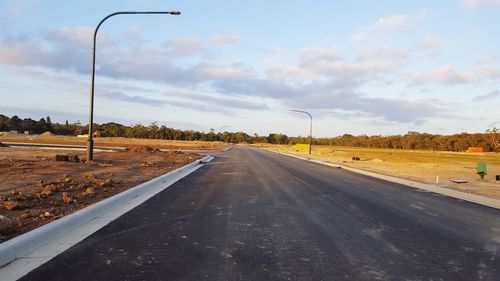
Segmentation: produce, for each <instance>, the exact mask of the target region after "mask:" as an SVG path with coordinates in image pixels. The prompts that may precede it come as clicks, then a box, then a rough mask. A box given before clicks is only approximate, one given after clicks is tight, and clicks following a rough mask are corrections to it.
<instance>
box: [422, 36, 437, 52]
mask: <svg viewBox="0 0 500 281" xmlns="http://www.w3.org/2000/svg"><path fill="white" fill-rule="evenodd" d="M419 47H420V49H421V50H422V51H423V52H425V53H426V54H427V55H429V56H436V55H438V54H439V52H440V51H441V47H442V41H441V39H439V38H437V37H433V36H427V37H425V38H424V39H423V40H422V41H421V42H420V44H419Z"/></svg>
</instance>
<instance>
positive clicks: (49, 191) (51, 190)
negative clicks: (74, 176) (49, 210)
mask: <svg viewBox="0 0 500 281" xmlns="http://www.w3.org/2000/svg"><path fill="white" fill-rule="evenodd" d="M55 191H57V188H56V186H55V185H53V184H49V185H47V186H45V188H44V189H43V191H42V192H40V195H43V196H49V195H51V194H52V193H54V192H55Z"/></svg>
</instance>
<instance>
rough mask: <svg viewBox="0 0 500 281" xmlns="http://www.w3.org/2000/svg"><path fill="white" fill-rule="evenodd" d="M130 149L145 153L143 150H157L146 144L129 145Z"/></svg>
mask: <svg viewBox="0 0 500 281" xmlns="http://www.w3.org/2000/svg"><path fill="white" fill-rule="evenodd" d="M130 151H131V152H136V153H145V152H157V151H159V150H158V149H156V148H152V147H150V146H147V145H135V146H132V147H130Z"/></svg>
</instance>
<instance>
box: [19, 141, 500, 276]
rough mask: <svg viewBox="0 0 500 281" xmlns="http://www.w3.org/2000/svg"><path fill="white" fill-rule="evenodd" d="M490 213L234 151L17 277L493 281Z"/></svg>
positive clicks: (498, 235) (494, 243)
mask: <svg viewBox="0 0 500 281" xmlns="http://www.w3.org/2000/svg"><path fill="white" fill-rule="evenodd" d="M499 249H500V211H499V210H496V209H492V208H488V207H483V206H480V205H475V204H472V203H468V202H463V201H460V200H456V199H452V198H447V197H444V196H441V195H437V194H433V193H429V192H422V191H418V190H416V189H412V188H409V187H404V186H401V185H398V184H394V183H389V182H385V181H381V180H377V179H373V178H369V177H365V176H361V175H357V174H354V173H351V172H348V171H345V170H342V169H335V168H331V167H326V166H321V165H318V164H314V163H309V162H306V161H302V160H299V159H295V158H291V157H287V156H281V155H278V154H274V153H270V152H264V151H260V150H256V149H250V148H242V147H235V148H234V149H232V150H230V151H228V152H225V153H221V154H219V155H218V156H217V159H216V160H214V161H212V162H211V163H209V164H207V165H206V166H205V167H203V168H201V169H199V170H197V171H196V172H194V173H193V174H191V175H190V176H188V177H186V178H184V179H183V180H181V181H179V182H177V183H176V184H174V185H172V186H171V187H170V188H168V189H166V190H165V191H163V192H161V193H159V194H158V195H157V196H155V197H153V198H151V199H150V200H148V201H147V202H145V203H144V204H142V205H140V206H139V207H137V208H135V209H133V210H132V211H130V212H129V213H127V214H125V215H123V216H122V217H120V218H119V219H117V220H116V221H114V222H112V223H111V224H109V225H107V226H106V227H104V228H102V229H101V230H99V231H98V232H96V233H94V234H93V235H91V236H90V237H88V238H87V239H85V240H83V241H81V242H80V243H78V244H77V245H75V246H74V247H72V248H70V249H68V250H67V251H65V252H64V253H62V254H60V255H58V256H57V257H55V258H54V259H52V260H51V261H49V262H48V263H46V264H44V265H42V266H41V267H39V268H37V269H35V270H34V271H32V272H31V273H30V274H28V275H26V276H25V277H23V279H22V280H65V281H66V280H262V281H265V280H377V279H380V280H500V251H499Z"/></svg>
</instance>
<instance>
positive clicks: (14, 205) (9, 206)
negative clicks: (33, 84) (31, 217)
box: [3, 201, 23, 211]
mask: <svg viewBox="0 0 500 281" xmlns="http://www.w3.org/2000/svg"><path fill="white" fill-rule="evenodd" d="M3 206H4V208H5V209H6V210H8V211H12V210H20V209H22V208H23V206H22V205H21V204H19V203H18V202H17V201H8V202H5V203H4V204H3Z"/></svg>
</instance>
